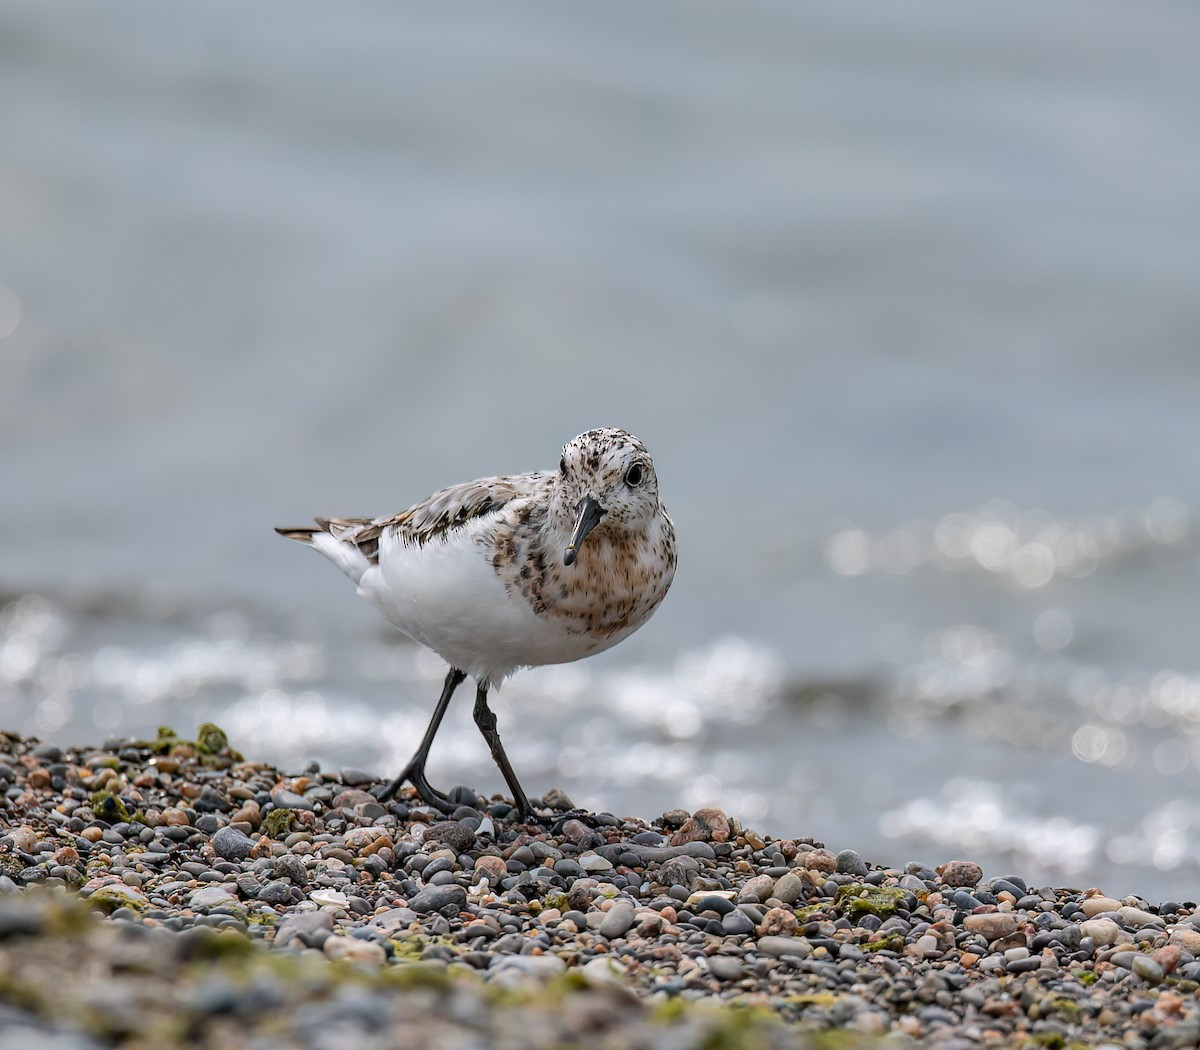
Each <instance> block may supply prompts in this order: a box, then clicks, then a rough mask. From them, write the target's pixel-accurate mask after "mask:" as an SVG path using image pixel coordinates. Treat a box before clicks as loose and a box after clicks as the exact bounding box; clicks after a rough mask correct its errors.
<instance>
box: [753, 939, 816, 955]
mask: <svg viewBox="0 0 1200 1050" xmlns="http://www.w3.org/2000/svg"><path fill="white" fill-rule="evenodd" d="M758 950H759V951H760V952H762V953H764V954H765V955H775V956H779V957H782V956H784V955H795V956H797V957H798V958H801V959H807V958H808V957H809V956H810V955H812V945H811V944H809V942H808V941H807V940H806V939H805V938H804V937H759V939H758Z"/></svg>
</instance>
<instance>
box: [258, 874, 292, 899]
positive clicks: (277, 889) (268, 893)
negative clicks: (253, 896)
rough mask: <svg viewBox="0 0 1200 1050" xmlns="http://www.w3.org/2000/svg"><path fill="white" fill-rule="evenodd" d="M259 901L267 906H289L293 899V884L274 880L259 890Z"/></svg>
mask: <svg viewBox="0 0 1200 1050" xmlns="http://www.w3.org/2000/svg"><path fill="white" fill-rule="evenodd" d="M258 899H259V900H260V901H263V902H264V903H265V904H287V903H288V901H290V900H291V899H292V884H291V883H290V882H285V881H284V880H283V879H272V880H271V881H270V882H268V883H266V884H265V885H264V886H262V887H261V888H260V889H259V891H258Z"/></svg>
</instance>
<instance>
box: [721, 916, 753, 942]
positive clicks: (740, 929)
mask: <svg viewBox="0 0 1200 1050" xmlns="http://www.w3.org/2000/svg"><path fill="white" fill-rule="evenodd" d="M721 925H722V926H723V927H724V928H725V933H726V934H727V935H728V936H730V937H740V936H744V935H745V934H748V933H753V932H754V923H753V922H751V921H750V917H749V916H748V915H746V914H745V912H742V911H731V912H729V913H728V914H726V915H723V916H722V917H721Z"/></svg>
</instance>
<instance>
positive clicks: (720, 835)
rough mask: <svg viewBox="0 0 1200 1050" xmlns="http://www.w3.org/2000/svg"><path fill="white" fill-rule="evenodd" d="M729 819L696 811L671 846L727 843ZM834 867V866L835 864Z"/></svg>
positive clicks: (715, 812) (716, 811) (710, 811)
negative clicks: (696, 843)
mask: <svg viewBox="0 0 1200 1050" xmlns="http://www.w3.org/2000/svg"><path fill="white" fill-rule="evenodd" d="M728 841H729V818H728V817H726V816H725V814H724V813H723V812H722V811H721V810H719V809H698V810H696V812H695V813H693V814H692V815H691V816H690V817H688V819H687V820H686V821H684V824H683V827H681V828H680V829H679V830H678V831H677V832H675V834H674V835H672V836H671V845H672V846H685V845H687V843H689V842H728ZM835 867H836V864H835Z"/></svg>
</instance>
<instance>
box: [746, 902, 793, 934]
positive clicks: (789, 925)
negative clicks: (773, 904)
mask: <svg viewBox="0 0 1200 1050" xmlns="http://www.w3.org/2000/svg"><path fill="white" fill-rule="evenodd" d="M796 925H797V923H796V915H795V913H794V912H793V911H792V909H791V908H772V909H771V910H770V911H768V912H767V914H766V915H764V916H763V920H762V922H760V923H759V924H758V926H757V927H756V928H755V930H754V933H755V935H756V936H758V937H790V936H791V935H792V934H793V933H795V932H796Z"/></svg>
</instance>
